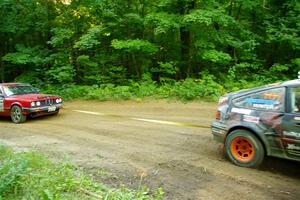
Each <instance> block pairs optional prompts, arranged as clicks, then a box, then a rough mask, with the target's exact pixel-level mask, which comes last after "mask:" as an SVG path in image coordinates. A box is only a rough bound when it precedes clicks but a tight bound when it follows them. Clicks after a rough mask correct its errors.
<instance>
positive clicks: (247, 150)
mask: <svg viewBox="0 0 300 200" xmlns="http://www.w3.org/2000/svg"><path fill="white" fill-rule="evenodd" d="M225 152H226V154H227V157H228V158H229V160H230V161H232V162H233V163H234V164H236V165H238V166H240V167H251V168H256V167H258V166H259V165H260V164H261V163H262V162H263V160H264V157H265V150H264V147H263V145H262V143H261V142H260V140H259V139H258V138H257V137H256V136H255V135H254V134H253V133H251V132H249V131H246V130H235V131H233V132H231V133H230V134H229V135H228V136H227V138H226V142H225Z"/></svg>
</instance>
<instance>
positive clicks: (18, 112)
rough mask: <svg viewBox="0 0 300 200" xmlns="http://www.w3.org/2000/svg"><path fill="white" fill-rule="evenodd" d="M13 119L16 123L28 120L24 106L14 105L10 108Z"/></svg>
mask: <svg viewBox="0 0 300 200" xmlns="http://www.w3.org/2000/svg"><path fill="white" fill-rule="evenodd" d="M10 117H11V120H12V121H13V122H14V123H16V124H19V123H23V122H25V121H26V115H23V113H22V108H21V107H20V106H17V105H14V106H13V107H12V108H11V110H10Z"/></svg>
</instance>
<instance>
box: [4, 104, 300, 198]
mask: <svg viewBox="0 0 300 200" xmlns="http://www.w3.org/2000/svg"><path fill="white" fill-rule="evenodd" d="M215 109H216V104H214V103H201V102H193V103H188V104H183V103H180V102H165V101H145V102H135V101H122V102H97V101H73V102H67V103H65V107H64V109H63V110H61V112H60V114H59V115H57V116H47V117H42V118H36V119H31V120H28V121H27V122H26V123H24V124H17V125H16V124H13V123H12V122H10V120H9V119H6V118H0V143H4V144H7V145H11V146H13V147H16V148H21V149H23V148H34V149H38V150H40V151H42V152H44V153H46V154H47V155H49V156H50V157H51V158H52V159H69V160H71V161H73V162H75V163H76V164H78V165H79V166H81V167H83V168H84V169H85V170H86V171H87V172H88V173H91V174H92V175H93V176H94V177H95V179H97V180H99V181H102V182H104V183H106V184H109V185H112V186H116V187H118V186H120V185H122V184H124V185H126V186H127V187H130V188H133V189H137V188H138V187H140V186H141V185H146V186H148V187H150V189H151V191H153V190H154V189H155V188H158V187H162V188H163V189H164V191H165V199H172V200H173V199H178V200H185V199H191V200H196V199H203V200H219V199H220V200H223V199H224V200H225V199H226V200H228V199H233V200H234V199H237V200H240V199H249V200H250V199H251V200H253V199H255V200H260V199H262V200H268V199H270V200H271V199H272V200H273V199H295V200H296V199H300V163H298V162H291V161H287V160H281V159H276V158H268V159H267V160H266V162H265V163H264V165H263V166H262V167H261V168H260V169H247V168H240V167H237V166H234V165H233V164H231V163H230V162H229V161H227V160H226V159H224V158H223V156H222V151H221V147H220V145H219V144H218V143H216V142H215V141H213V139H212V135H211V133H210V130H209V129H208V128H205V127H206V126H209V124H210V122H211V121H212V120H213V118H214V112H215Z"/></svg>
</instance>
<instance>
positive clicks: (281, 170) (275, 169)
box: [260, 157, 300, 179]
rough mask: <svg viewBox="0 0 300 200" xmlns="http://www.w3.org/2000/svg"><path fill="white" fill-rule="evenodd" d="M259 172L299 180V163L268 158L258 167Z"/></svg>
mask: <svg viewBox="0 0 300 200" xmlns="http://www.w3.org/2000/svg"><path fill="white" fill-rule="evenodd" d="M260 170H263V171H269V172H272V173H275V174H281V175H285V176H289V177H291V178H297V179H300V173H299V170H300V162H296V161H290V160H286V159H280V158H274V157H268V158H266V160H265V162H264V163H263V165H262V166H261V167H260Z"/></svg>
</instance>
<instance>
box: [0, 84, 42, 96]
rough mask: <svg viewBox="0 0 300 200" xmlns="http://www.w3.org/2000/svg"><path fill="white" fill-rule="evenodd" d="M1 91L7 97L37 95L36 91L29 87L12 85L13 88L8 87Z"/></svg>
mask: <svg viewBox="0 0 300 200" xmlns="http://www.w3.org/2000/svg"><path fill="white" fill-rule="evenodd" d="M3 89H4V92H5V94H6V95H7V96H13V95H18V94H34V93H38V91H37V90H36V89H35V88H34V87H32V86H30V85H14V86H11V85H9V86H4V87H3Z"/></svg>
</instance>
